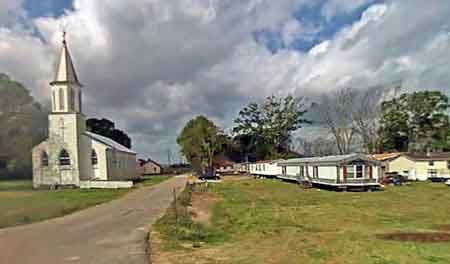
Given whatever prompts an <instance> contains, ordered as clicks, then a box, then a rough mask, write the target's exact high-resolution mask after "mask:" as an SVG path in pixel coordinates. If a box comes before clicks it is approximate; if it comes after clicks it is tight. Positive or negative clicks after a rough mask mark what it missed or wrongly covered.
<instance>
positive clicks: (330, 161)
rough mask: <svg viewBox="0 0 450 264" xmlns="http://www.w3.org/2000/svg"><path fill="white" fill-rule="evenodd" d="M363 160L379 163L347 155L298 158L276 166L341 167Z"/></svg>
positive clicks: (355, 155)
mask: <svg viewBox="0 0 450 264" xmlns="http://www.w3.org/2000/svg"><path fill="white" fill-rule="evenodd" d="M357 160H363V161H369V162H371V163H373V164H378V163H379V162H378V161H376V160H373V159H370V158H369V157H367V156H366V155H363V154H356V153H353V154H347V155H337V156H325V157H311V158H300V159H289V160H285V161H281V162H279V163H278V166H288V165H301V164H304V165H341V164H345V163H348V162H352V161H357Z"/></svg>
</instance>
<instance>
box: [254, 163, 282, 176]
mask: <svg viewBox="0 0 450 264" xmlns="http://www.w3.org/2000/svg"><path fill="white" fill-rule="evenodd" d="M280 161H282V160H273V161H272V160H268V161H258V162H256V163H252V164H250V174H251V175H253V176H255V177H264V178H276V177H277V176H279V175H281V173H282V171H281V167H280V166H278V163H279V162H280Z"/></svg>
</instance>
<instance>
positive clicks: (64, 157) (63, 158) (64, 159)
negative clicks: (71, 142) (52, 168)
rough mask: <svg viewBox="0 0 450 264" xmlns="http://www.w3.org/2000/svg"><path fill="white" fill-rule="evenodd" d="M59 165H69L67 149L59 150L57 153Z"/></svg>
mask: <svg viewBox="0 0 450 264" xmlns="http://www.w3.org/2000/svg"><path fill="white" fill-rule="evenodd" d="M59 165H61V166H67V165H70V156H69V153H68V152H67V150H65V149H63V150H61V153H59Z"/></svg>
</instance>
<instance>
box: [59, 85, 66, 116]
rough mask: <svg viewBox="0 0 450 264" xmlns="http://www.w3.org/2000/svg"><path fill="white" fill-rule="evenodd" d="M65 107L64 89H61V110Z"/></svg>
mask: <svg viewBox="0 0 450 264" xmlns="http://www.w3.org/2000/svg"><path fill="white" fill-rule="evenodd" d="M64 108H66V107H65V104H64V90H63V89H59V110H61V111H63V110H64Z"/></svg>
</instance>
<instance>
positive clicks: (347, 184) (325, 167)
mask: <svg viewBox="0 0 450 264" xmlns="http://www.w3.org/2000/svg"><path fill="white" fill-rule="evenodd" d="M278 166H280V167H281V175H280V176H279V178H281V179H285V180H293V181H297V182H309V183H311V184H312V185H313V186H315V187H319V188H328V189H339V190H347V189H358V190H372V189H378V188H379V187H380V184H379V177H380V162H378V161H376V160H374V159H371V158H370V157H368V156H366V155H363V154H348V155H339V156H325V157H311V158H300V159H289V160H285V161H280V162H278Z"/></svg>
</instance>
